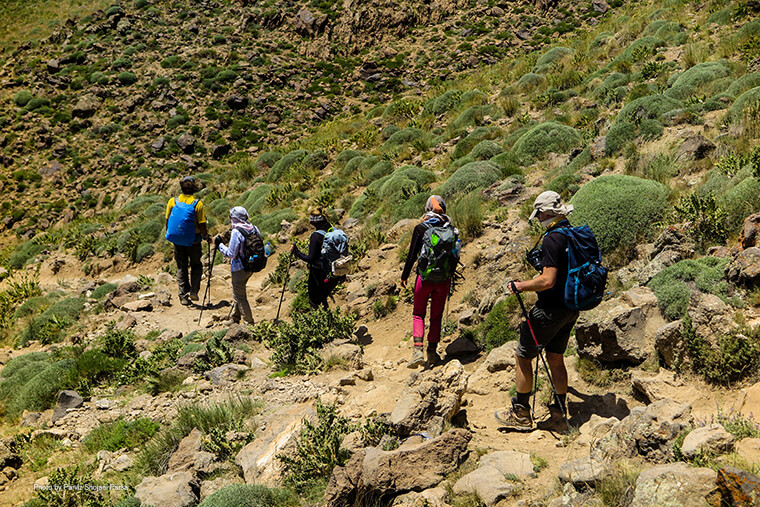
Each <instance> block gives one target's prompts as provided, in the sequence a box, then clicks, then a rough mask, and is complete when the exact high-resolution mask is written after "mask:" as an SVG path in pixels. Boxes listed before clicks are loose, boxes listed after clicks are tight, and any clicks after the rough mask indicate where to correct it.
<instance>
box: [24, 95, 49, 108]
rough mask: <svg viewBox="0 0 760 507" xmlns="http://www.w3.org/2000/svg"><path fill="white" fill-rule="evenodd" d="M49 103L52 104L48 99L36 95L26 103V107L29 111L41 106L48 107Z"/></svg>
mask: <svg viewBox="0 0 760 507" xmlns="http://www.w3.org/2000/svg"><path fill="white" fill-rule="evenodd" d="M49 105H50V101H49V100H48V99H45V98H41V97H36V98H33V99H32V100H30V101H29V102H27V103H26V109H27V111H34V110H35V109H39V108H41V107H47V106H49Z"/></svg>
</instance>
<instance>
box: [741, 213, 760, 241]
mask: <svg viewBox="0 0 760 507" xmlns="http://www.w3.org/2000/svg"><path fill="white" fill-rule="evenodd" d="M758 240H760V213H755V214H753V215H750V216H748V217H747V218H745V219H744V223H743V224H742V232H741V234H740V235H739V245H741V247H742V248H743V249H747V248H752V247H753V246H758Z"/></svg>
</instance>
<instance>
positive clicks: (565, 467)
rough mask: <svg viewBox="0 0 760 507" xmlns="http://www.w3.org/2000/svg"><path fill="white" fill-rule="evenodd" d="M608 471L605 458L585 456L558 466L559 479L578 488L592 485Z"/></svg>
mask: <svg viewBox="0 0 760 507" xmlns="http://www.w3.org/2000/svg"><path fill="white" fill-rule="evenodd" d="M609 473H610V464H609V462H608V461H607V460H598V459H595V458H592V457H591V456H587V457H585V458H581V459H576V460H573V461H568V462H566V463H563V464H562V466H561V467H560V468H559V480H560V481H561V482H563V483H568V482H569V483H571V484H572V485H573V486H575V487H576V488H579V489H583V488H586V487H589V486H590V487H593V486H595V485H596V484H597V483H598V482H599V481H601V480H602V479H604V478H605V477H607V476H608V475H609Z"/></svg>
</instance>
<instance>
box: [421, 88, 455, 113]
mask: <svg viewBox="0 0 760 507" xmlns="http://www.w3.org/2000/svg"><path fill="white" fill-rule="evenodd" d="M461 98H462V92H461V90H449V91H447V92H444V93H442V94H441V95H439V96H437V97H435V98H432V99H430V100H428V101H427V102H426V103H425V109H424V111H425V112H426V113H430V114H433V115H436V116H438V115H441V114H445V113H448V112H449V111H451V110H453V109H455V108H456V107H458V106H459V104H460V102H461Z"/></svg>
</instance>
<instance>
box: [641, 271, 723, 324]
mask: <svg viewBox="0 0 760 507" xmlns="http://www.w3.org/2000/svg"><path fill="white" fill-rule="evenodd" d="M727 263H728V259H721V258H719V257H703V258H701V259H696V260H693V259H686V260H682V261H680V262H677V263H676V264H674V265H672V266H670V267H667V268H665V269H663V270H662V271H660V272H659V273H657V275H655V276H654V278H652V279H651V280H650V281H649V283H647V287H649V288H650V289H652V291H653V292H654V294H655V296H657V301H658V303H659V305H660V308H661V309H662V314H663V315H664V316H665V318H666V319H668V320H677V319H680V318H682V317H683V316H684V315H685V314H686V312H687V310H688V309H689V301H690V299H691V297H692V293H697V292H705V293H710V294H715V295H716V296H718V297H720V298H721V299H723V300H725V301H728V298H729V297H730V295H731V294H730V286H729V284H728V282H727V281H726V280H725V276H724V273H723V270H724V268H725V267H726V264H727Z"/></svg>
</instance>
